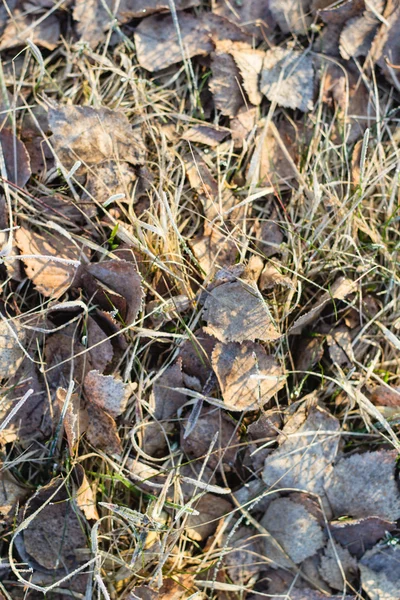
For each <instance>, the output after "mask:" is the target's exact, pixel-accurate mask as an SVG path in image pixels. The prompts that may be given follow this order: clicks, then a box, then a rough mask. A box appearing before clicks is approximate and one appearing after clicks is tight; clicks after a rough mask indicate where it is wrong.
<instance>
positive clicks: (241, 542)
mask: <svg viewBox="0 0 400 600" xmlns="http://www.w3.org/2000/svg"><path fill="white" fill-rule="evenodd" d="M227 543H228V545H229V547H230V548H231V549H230V550H229V552H227V553H226V554H225V556H224V564H225V565H226V569H227V572H228V575H229V578H230V580H231V581H232V582H233V583H235V584H236V585H246V583H247V582H248V581H249V579H251V577H253V576H254V575H257V574H258V573H259V572H260V568H261V564H260V562H261V560H260V557H261V555H262V550H261V547H260V546H261V541H260V539H259V538H258V536H257V532H256V530H255V529H252V528H251V527H246V526H244V527H239V529H238V530H237V531H236V532H235V533H234V535H233V536H231V537H230V538H228V540H227Z"/></svg>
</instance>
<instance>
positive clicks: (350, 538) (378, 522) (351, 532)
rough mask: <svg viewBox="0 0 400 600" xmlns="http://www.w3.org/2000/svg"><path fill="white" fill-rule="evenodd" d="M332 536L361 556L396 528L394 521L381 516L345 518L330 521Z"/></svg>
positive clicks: (356, 555)
mask: <svg viewBox="0 0 400 600" xmlns="http://www.w3.org/2000/svg"><path fill="white" fill-rule="evenodd" d="M329 529H330V532H331V534H332V537H333V538H334V539H335V540H336V541H337V542H339V544H341V545H342V546H343V547H344V548H346V549H347V550H348V551H349V552H350V553H351V554H352V555H353V556H355V557H356V558H361V557H362V555H363V554H364V553H365V552H366V550H370V549H371V548H372V547H373V546H374V545H375V544H376V543H377V542H379V540H381V539H382V538H383V537H385V535H386V533H387V532H391V531H393V530H394V529H396V523H395V522H394V521H385V520H384V519H380V518H379V517H365V518H361V519H345V520H344V521H332V522H331V523H329Z"/></svg>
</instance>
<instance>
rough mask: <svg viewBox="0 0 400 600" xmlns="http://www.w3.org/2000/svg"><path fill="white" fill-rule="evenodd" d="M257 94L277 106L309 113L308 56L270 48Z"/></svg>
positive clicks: (310, 79)
mask: <svg viewBox="0 0 400 600" xmlns="http://www.w3.org/2000/svg"><path fill="white" fill-rule="evenodd" d="M260 91H261V92H262V93H263V94H264V95H265V96H266V97H267V98H268V100H270V102H276V103H277V104H278V105H279V106H284V107H286V108H299V109H300V110H302V111H303V112H308V111H309V110H311V109H312V107H313V96H314V68H313V59H312V56H311V54H306V53H305V52H297V51H295V50H291V49H289V48H286V49H285V48H279V47H277V48H272V49H271V50H268V51H267V52H266V54H265V58H264V63H263V68H262V72H261V83H260Z"/></svg>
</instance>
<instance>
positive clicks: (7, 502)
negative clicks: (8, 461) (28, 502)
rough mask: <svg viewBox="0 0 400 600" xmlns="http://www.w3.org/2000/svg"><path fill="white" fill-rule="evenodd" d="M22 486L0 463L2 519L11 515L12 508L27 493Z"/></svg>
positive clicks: (0, 511)
mask: <svg viewBox="0 0 400 600" xmlns="http://www.w3.org/2000/svg"><path fill="white" fill-rule="evenodd" d="M27 493H28V490H27V489H26V488H24V487H23V486H22V485H21V484H19V483H18V481H17V480H16V479H15V477H14V476H13V475H12V474H11V473H10V471H9V470H8V469H5V468H4V465H1V472H0V515H1V517H2V520H3V519H5V518H7V517H9V516H13V512H14V509H15V508H16V506H17V504H19V503H20V502H21V501H22V500H23V499H24V498H25V496H26V495H27Z"/></svg>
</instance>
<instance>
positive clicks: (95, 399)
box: [83, 370, 130, 418]
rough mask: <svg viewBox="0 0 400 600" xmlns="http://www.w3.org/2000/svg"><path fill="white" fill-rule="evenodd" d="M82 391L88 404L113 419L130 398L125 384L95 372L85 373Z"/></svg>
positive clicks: (110, 376)
mask: <svg viewBox="0 0 400 600" xmlns="http://www.w3.org/2000/svg"><path fill="white" fill-rule="evenodd" d="M83 389H84V391H85V395H86V398H87V400H88V402H90V403H93V404H96V406H99V407H100V408H101V409H103V410H105V411H106V412H107V413H108V414H109V415H111V416H112V417H114V418H116V417H118V416H119V415H121V414H122V413H123V412H124V410H125V409H126V406H127V403H128V400H129V396H130V390H129V387H128V385H127V384H126V383H124V382H123V381H121V380H120V379H117V378H116V377H114V376H113V375H102V374H101V373H99V371H96V370H93V371H89V372H88V373H87V375H86V377H85V380H84V382H83Z"/></svg>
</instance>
